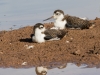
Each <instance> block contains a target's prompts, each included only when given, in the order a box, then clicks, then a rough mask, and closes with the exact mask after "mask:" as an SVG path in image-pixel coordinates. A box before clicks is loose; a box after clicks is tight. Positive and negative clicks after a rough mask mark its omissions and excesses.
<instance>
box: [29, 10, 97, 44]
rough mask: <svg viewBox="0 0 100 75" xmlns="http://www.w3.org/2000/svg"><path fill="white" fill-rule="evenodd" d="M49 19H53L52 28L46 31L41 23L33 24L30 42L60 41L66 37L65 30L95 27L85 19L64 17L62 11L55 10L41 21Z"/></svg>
mask: <svg viewBox="0 0 100 75" xmlns="http://www.w3.org/2000/svg"><path fill="white" fill-rule="evenodd" d="M51 18H54V19H55V22H54V27H53V28H51V29H46V28H45V27H44V25H43V24H42V23H37V24H35V26H34V28H33V30H34V34H32V35H31V37H32V41H34V42H37V43H42V42H45V41H46V40H60V39H62V38H63V37H64V36H65V35H66V33H67V31H66V30H65V29H66V28H78V29H89V28H93V27H94V26H95V24H94V23H91V22H90V21H89V20H87V19H83V18H79V17H75V16H70V15H64V12H63V11H62V10H55V11H54V13H53V16H51V17H50V18H47V19H45V20H43V21H46V20H49V19H51Z"/></svg>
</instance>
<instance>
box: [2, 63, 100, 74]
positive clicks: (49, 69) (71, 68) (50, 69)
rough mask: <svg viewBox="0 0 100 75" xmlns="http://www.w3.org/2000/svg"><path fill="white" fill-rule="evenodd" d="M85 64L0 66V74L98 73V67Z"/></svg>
mask: <svg viewBox="0 0 100 75" xmlns="http://www.w3.org/2000/svg"><path fill="white" fill-rule="evenodd" d="M86 67H87V65H84V64H82V65H80V66H79V67H77V65H75V64H72V63H68V64H62V65H56V66H53V65H52V66H37V67H35V68H34V67H33V68H19V69H14V68H0V75H100V69H99V68H98V69H96V68H95V67H93V68H86Z"/></svg>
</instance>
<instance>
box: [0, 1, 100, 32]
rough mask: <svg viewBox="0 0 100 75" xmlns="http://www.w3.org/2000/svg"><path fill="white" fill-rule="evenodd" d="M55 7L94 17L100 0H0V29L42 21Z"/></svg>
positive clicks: (97, 15) (98, 11)
mask: <svg viewBox="0 0 100 75" xmlns="http://www.w3.org/2000/svg"><path fill="white" fill-rule="evenodd" d="M56 9H62V10H63V11H64V12H65V14H70V15H73V16H78V17H88V18H89V19H94V18H95V17H99V16H100V0H73V1H71V0H59V1H58V0H0V10H1V11H0V31H1V30H9V28H11V27H13V28H20V27H24V26H27V25H31V26H32V25H34V24H35V23H37V22H42V23H44V22H43V19H45V18H47V17H49V16H51V15H52V13H53V11H54V10H56ZM47 22H48V21H47ZM13 25H16V26H13Z"/></svg>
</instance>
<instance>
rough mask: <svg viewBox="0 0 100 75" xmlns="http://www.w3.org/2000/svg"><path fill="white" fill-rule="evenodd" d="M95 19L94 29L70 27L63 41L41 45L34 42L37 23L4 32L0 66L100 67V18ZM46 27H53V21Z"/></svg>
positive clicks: (0, 32) (0, 47) (0, 50)
mask: <svg viewBox="0 0 100 75" xmlns="http://www.w3.org/2000/svg"><path fill="white" fill-rule="evenodd" d="M93 21H94V22H96V23H95V25H96V26H95V27H94V28H92V29H84V30H71V29H68V34H67V35H66V37H64V38H63V39H62V40H59V41H48V42H45V43H41V44H38V43H33V42H32V41H31V38H30V34H31V33H33V26H27V27H24V28H20V29H17V30H11V31H0V66H1V67H16V68H20V67H32V66H37V65H57V64H63V63H70V62H71V63H75V64H76V65H77V66H80V65H81V64H88V65H89V67H92V66H96V67H100V19H99V18H96V19H95V20H93ZM45 26H46V27H51V26H53V23H48V24H47V23H46V24H45Z"/></svg>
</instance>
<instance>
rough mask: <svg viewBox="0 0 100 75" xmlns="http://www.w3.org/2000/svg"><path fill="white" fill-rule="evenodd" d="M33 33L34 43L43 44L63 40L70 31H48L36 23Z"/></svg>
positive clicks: (42, 25)
mask: <svg viewBox="0 0 100 75" xmlns="http://www.w3.org/2000/svg"><path fill="white" fill-rule="evenodd" d="M33 32H34V34H31V38H32V41H33V42H37V43H43V42H45V41H52V40H61V39H62V38H63V37H64V36H65V35H66V33H67V32H68V31H67V30H60V29H47V28H45V26H44V24H42V23H36V24H35V25H34V27H33Z"/></svg>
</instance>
